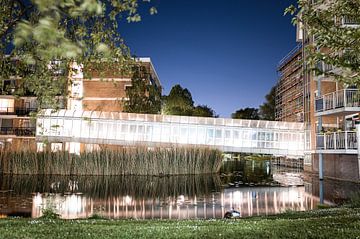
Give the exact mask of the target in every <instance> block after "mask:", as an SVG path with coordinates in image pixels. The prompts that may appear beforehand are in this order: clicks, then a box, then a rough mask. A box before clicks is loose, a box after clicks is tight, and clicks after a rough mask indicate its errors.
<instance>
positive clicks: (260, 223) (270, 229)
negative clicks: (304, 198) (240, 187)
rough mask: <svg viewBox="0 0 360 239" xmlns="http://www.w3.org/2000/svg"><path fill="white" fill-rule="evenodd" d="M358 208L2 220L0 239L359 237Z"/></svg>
mask: <svg viewBox="0 0 360 239" xmlns="http://www.w3.org/2000/svg"><path fill="white" fill-rule="evenodd" d="M359 235H360V208H346V207H341V208H330V209H321V210H315V211H310V212H290V213H286V214H282V215H277V216H270V217H255V218H248V219H238V220H184V221H176V220H104V219H87V220H59V219H52V220H50V219H0V238H78V239H80V238H138V239H139V238H167V239H168V238H358V237H359Z"/></svg>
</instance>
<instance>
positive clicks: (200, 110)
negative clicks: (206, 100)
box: [192, 105, 217, 117]
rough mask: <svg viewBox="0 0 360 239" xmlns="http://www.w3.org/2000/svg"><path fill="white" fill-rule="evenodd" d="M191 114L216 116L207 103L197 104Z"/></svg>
mask: <svg viewBox="0 0 360 239" xmlns="http://www.w3.org/2000/svg"><path fill="white" fill-rule="evenodd" d="M192 116H198V117H217V115H216V113H215V111H214V110H213V109H211V108H210V107H209V106H207V105H198V106H196V107H195V108H194V109H193V112H192Z"/></svg>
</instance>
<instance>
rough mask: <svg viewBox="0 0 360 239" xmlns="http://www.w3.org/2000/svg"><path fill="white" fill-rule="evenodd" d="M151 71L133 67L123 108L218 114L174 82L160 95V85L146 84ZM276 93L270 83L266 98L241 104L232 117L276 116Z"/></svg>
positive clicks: (171, 112) (157, 111)
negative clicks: (256, 105)
mask: <svg viewBox="0 0 360 239" xmlns="http://www.w3.org/2000/svg"><path fill="white" fill-rule="evenodd" d="M150 77H151V76H150V74H149V73H148V72H147V71H146V69H145V68H144V67H142V66H137V67H135V68H134V69H133V76H132V86H131V87H128V88H126V96H127V99H126V101H124V111H125V112H129V113H143V114H159V113H161V114H166V115H182V116H197V117H218V115H216V113H215V111H214V110H213V109H212V108H210V107H209V106H207V105H195V104H194V100H193V98H192V95H191V93H190V91H189V90H188V89H187V88H183V87H181V86H180V85H179V84H177V85H174V86H173V87H172V88H171V90H170V93H169V95H164V96H161V89H158V88H157V87H156V86H155V85H152V84H149V82H150ZM275 93H276V87H272V88H271V90H270V92H269V93H268V94H267V95H266V96H265V100H266V101H265V102H264V103H263V104H262V105H260V106H259V109H257V108H249V107H247V108H243V109H239V110H237V111H235V112H234V113H232V114H231V117H232V118H233V119H254V120H258V119H262V120H275Z"/></svg>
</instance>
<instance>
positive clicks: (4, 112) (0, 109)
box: [0, 107, 37, 116]
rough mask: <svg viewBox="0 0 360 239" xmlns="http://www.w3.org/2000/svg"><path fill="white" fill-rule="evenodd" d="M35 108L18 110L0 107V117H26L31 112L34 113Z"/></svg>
mask: <svg viewBox="0 0 360 239" xmlns="http://www.w3.org/2000/svg"><path fill="white" fill-rule="evenodd" d="M36 111H37V109H36V108H20V107H0V115H17V116H27V115H29V114H30V113H31V112H36Z"/></svg>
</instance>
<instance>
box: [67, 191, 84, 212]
mask: <svg viewBox="0 0 360 239" xmlns="http://www.w3.org/2000/svg"><path fill="white" fill-rule="evenodd" d="M64 204H65V208H66V209H67V212H68V213H70V214H71V213H75V214H76V213H79V212H81V211H82V202H81V197H79V196H77V195H74V194H72V195H70V196H67V197H66V199H65V203H64Z"/></svg>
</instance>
